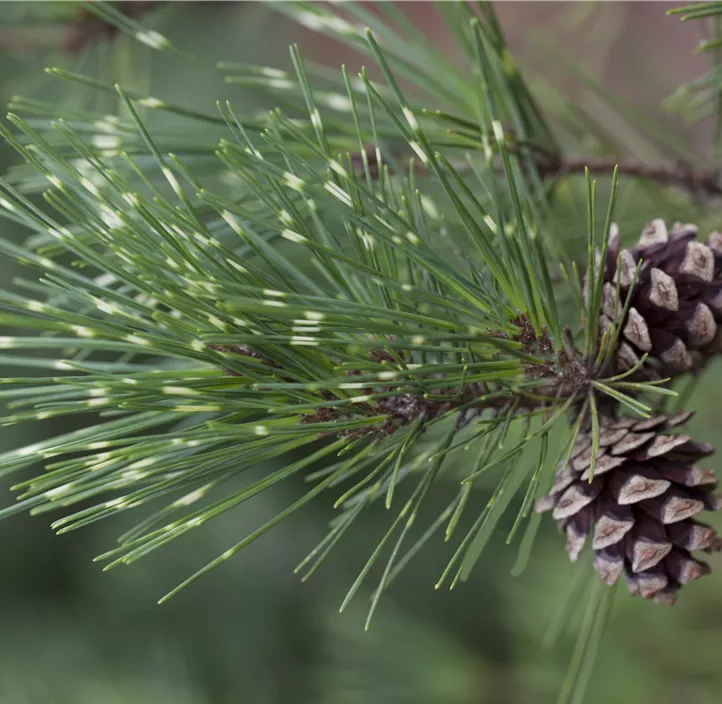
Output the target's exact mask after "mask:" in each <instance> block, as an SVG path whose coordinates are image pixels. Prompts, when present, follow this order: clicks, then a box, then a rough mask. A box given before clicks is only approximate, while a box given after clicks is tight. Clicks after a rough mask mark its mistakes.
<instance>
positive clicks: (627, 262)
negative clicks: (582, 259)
mask: <svg viewBox="0 0 722 704" xmlns="http://www.w3.org/2000/svg"><path fill="white" fill-rule="evenodd" d="M696 237H697V227H696V226H695V225H682V224H680V223H675V224H674V226H673V227H672V230H671V232H669V233H668V232H667V227H666V225H665V224H664V221H663V220H653V221H652V222H650V223H649V224H648V225H647V226H646V227H645V228H644V230H643V231H642V235H641V237H640V238H639V240H638V242H637V243H636V244H635V245H634V247H632V248H631V249H624V250H622V251H621V260H619V259H618V257H619V254H620V237H619V231H618V229H617V228H616V226H613V227H612V228H611V232H610V239H609V247H608V251H607V257H606V261H605V262H604V267H605V271H604V280H605V283H604V290H603V298H602V318H601V332H603V331H604V330H605V329H606V328H607V327H608V326H609V325H610V324H611V323H612V320H615V319H618V318H619V317H620V316H621V313H622V309H623V306H624V302H625V301H626V298H627V293H628V292H629V288H630V284H631V282H632V279H633V276H634V272H635V270H636V267H637V264H638V263H639V261H640V259H641V260H642V266H641V269H640V272H639V276H638V279H637V283H636V284H635V286H634V289H633V290H632V294H631V301H630V306H629V310H628V313H627V315H626V319H625V320H623V321H622V328H621V334H620V336H619V341H618V347H617V351H616V356H615V361H616V367H617V369H618V370H619V371H626V370H627V369H630V368H631V367H633V366H634V365H635V364H637V362H639V359H640V357H641V355H642V354H643V353H645V352H646V353H647V354H648V355H649V357H648V361H650V362H651V363H652V368H653V369H654V368H656V369H655V371H657V372H658V373H659V374H660V375H661V376H676V375H678V374H680V373H682V372H685V371H689V370H693V369H699V368H700V367H701V366H702V365H704V364H705V362H706V361H707V360H708V359H709V358H710V357H711V356H712V355H713V354H715V353H717V352H720V351H722V328H718V323H720V322H722V233H719V232H713V233H712V234H711V235H710V236H709V237H708V239H707V243H706V244H705V243H703V242H699V241H698V240H697V239H696ZM618 261H621V264H620V266H619V269H617V263H618ZM618 284H619V289H620V290H619V295H618V294H617V285H618Z"/></svg>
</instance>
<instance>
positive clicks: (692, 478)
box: [536, 413, 722, 604]
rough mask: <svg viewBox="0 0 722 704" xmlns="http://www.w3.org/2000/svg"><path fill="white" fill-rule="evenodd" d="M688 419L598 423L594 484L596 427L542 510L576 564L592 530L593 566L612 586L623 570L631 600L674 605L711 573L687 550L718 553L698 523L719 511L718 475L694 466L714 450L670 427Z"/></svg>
mask: <svg viewBox="0 0 722 704" xmlns="http://www.w3.org/2000/svg"><path fill="white" fill-rule="evenodd" d="M691 415H692V414H691V413H680V414H677V415H673V416H656V417H654V418H649V419H647V420H637V419H634V418H619V419H616V418H613V417H611V416H607V417H602V418H601V419H600V448H599V452H598V454H597V457H596V462H595V467H594V476H593V478H592V481H591V482H590V481H589V478H590V463H591V456H592V435H591V431H588V432H584V433H580V435H579V437H578V438H577V442H576V444H575V447H574V450H573V452H572V454H571V457H570V461H569V463H568V464H567V465H566V466H560V468H559V470H558V472H557V476H556V480H555V483H554V486H553V487H552V489H551V491H550V493H549V494H548V495H547V496H545V497H543V498H542V499H540V500H539V502H538V503H537V506H536V510H537V511H538V512H544V511H553V516H554V518H555V519H557V521H558V522H559V526H560V529H561V530H563V531H565V532H566V534H567V552H568V553H569V557H570V558H571V560H572V561H573V562H574V561H576V560H577V558H578V557H579V554H580V552H581V550H582V547H583V546H584V543H585V541H586V539H587V536H588V535H589V533H593V538H592V548H593V550H594V568H595V569H596V571H597V572H598V573H599V576H600V577H601V578H602V580H603V581H605V582H606V583H607V584H609V585H612V584H614V583H615V582H616V581H617V579H618V578H619V577H620V576H621V575H622V574H624V575H625V577H626V579H627V586H628V589H629V593H630V594H639V595H641V596H642V597H644V598H645V599H650V598H654V600H655V601H657V602H663V603H667V604H673V603H674V601H675V599H676V597H677V591H678V590H679V588H680V586H681V585H683V584H686V583H687V582H689V581H691V580H693V579H697V578H698V577H700V576H702V575H703V574H707V573H708V572H709V567H708V565H707V564H706V563H704V562H700V561H699V560H696V559H695V558H693V557H692V555H691V554H690V553H691V552H692V551H694V550H705V551H707V552H710V551H712V550H718V549H719V544H720V539H719V538H718V536H717V534H716V532H715V531H714V529H713V528H711V527H709V526H706V525H704V524H703V523H698V522H697V521H695V520H693V517H694V516H696V515H697V514H699V513H701V512H702V511H703V510H704V509H708V510H711V511H715V510H718V509H719V508H721V507H722V497H719V496H715V495H714V494H713V493H712V490H713V489H714V488H715V487H716V486H717V479H716V477H715V474H714V471H713V470H704V469H700V468H699V467H697V466H696V465H695V464H694V462H695V461H696V460H698V459H700V458H702V457H706V456H708V455H710V454H712V452H713V450H712V448H711V446H710V445H708V444H701V443H696V442H693V441H692V440H691V439H690V438H689V436H687V435H679V434H669V433H667V431H668V430H671V429H672V428H675V427H677V426H678V425H681V424H682V423H684V422H685V421H686V420H687V419H688V418H689V417H690V416H691Z"/></svg>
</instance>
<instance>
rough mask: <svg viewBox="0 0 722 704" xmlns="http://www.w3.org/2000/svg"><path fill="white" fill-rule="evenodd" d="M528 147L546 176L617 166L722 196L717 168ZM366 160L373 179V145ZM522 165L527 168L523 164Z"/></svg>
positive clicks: (356, 162)
mask: <svg viewBox="0 0 722 704" xmlns="http://www.w3.org/2000/svg"><path fill="white" fill-rule="evenodd" d="M507 148H508V149H509V151H510V152H511V153H513V154H515V155H517V156H519V157H521V156H522V153H521V152H522V150H521V147H520V146H519V145H518V144H514V143H509V144H507ZM527 148H528V149H529V151H530V152H531V153H532V155H533V159H534V163H535V165H536V168H537V170H538V171H539V175H540V176H541V177H542V178H543V179H544V178H558V177H564V176H572V175H575V174H583V173H584V170H585V168H588V169H589V172H590V173H591V174H592V175H604V174H609V175H611V174H612V173H613V172H614V169H615V167H618V168H619V173H620V174H622V175H626V176H632V177H634V178H642V179H646V180H649V181H654V182H655V183H659V184H661V185H663V186H676V187H678V188H682V189H684V190H686V191H688V192H689V193H692V194H694V195H699V196H719V195H722V185H721V184H720V175H719V173H718V171H717V170H715V169H702V168H699V167H695V166H692V165H691V164H689V163H687V162H685V161H681V160H675V161H667V162H662V163H661V164H655V165H650V164H647V163H645V162H643V161H641V160H640V159H637V158H626V159H625V158H617V157H614V156H563V155H557V154H551V153H550V152H548V151H546V150H542V149H541V148H538V147H534V146H528V147H527ZM394 156H395V159H396V161H398V162H399V163H400V164H401V165H402V167H403V168H404V169H405V170H407V169H408V168H409V164H410V161H409V160H408V159H403V158H402V159H399V157H398V156H396V155H394ZM366 160H367V164H368V168H369V174H370V176H371V178H372V179H376V178H378V176H379V163H378V161H377V159H376V152H375V150H374V148H373V147H371V146H369V147H367V149H366ZM351 163H352V164H353V166H354V168H355V169H356V171H357V172H358V173H359V174H363V172H364V166H363V158H362V156H361V154H360V153H359V154H354V155H352V157H351ZM496 168H497V170H498V171H500V172H501V171H502V170H503V168H502V164H501V162H500V161H499V162H498V163H497V164H496ZM522 168H525V167H524V166H522ZM414 171H415V173H417V174H423V173H425V172H426V167H425V166H424V165H423V164H421V163H420V162H418V161H414Z"/></svg>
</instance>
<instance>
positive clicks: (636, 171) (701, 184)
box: [534, 154, 722, 196]
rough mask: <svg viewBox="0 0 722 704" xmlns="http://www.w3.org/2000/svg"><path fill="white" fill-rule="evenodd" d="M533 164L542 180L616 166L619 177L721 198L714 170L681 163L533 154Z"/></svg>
mask: <svg viewBox="0 0 722 704" xmlns="http://www.w3.org/2000/svg"><path fill="white" fill-rule="evenodd" d="M534 161H535V163H536V167H537V169H538V170H539V173H540V175H541V176H542V178H547V177H552V176H569V175H572V174H578V173H584V170H585V168H588V169H589V172H590V173H592V174H611V173H612V172H613V171H614V169H615V167H617V166H618V167H619V173H620V174H626V175H627V176H633V177H634V178H643V179H647V180H649V181H654V182H655V183H659V184H661V185H664V186H677V187H679V188H684V189H685V190H687V191H689V192H691V193H697V194H705V195H709V196H719V195H722V186H720V183H719V174H718V173H717V171H716V170H709V169H700V168H696V167H694V166H692V165H691V164H688V163H686V162H684V161H670V162H665V163H662V164H657V165H655V166H651V165H649V164H645V163H644V162H643V161H641V160H640V159H634V158H631V159H617V158H615V157H595V156H587V157H584V156H577V157H568V156H567V157H563V156H559V157H552V156H549V155H548V154H536V155H535V157H534Z"/></svg>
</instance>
